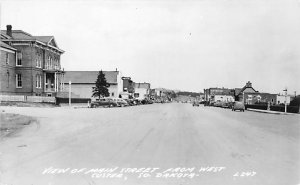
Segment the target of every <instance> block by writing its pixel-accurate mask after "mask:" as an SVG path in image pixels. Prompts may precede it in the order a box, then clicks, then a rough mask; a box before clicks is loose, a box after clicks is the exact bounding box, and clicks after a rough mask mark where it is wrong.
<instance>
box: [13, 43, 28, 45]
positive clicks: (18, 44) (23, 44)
mask: <svg viewBox="0 0 300 185" xmlns="http://www.w3.org/2000/svg"><path fill="white" fill-rule="evenodd" d="M13 45H14V46H30V44H28V43H13Z"/></svg>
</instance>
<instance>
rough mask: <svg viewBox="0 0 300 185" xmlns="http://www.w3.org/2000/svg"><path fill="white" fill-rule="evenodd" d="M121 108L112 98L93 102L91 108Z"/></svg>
mask: <svg viewBox="0 0 300 185" xmlns="http://www.w3.org/2000/svg"><path fill="white" fill-rule="evenodd" d="M118 106H120V105H119V104H118V103H117V102H115V101H113V100H112V99H111V98H100V99H97V100H96V101H92V102H91V105H90V107H91V108H96V107H118Z"/></svg>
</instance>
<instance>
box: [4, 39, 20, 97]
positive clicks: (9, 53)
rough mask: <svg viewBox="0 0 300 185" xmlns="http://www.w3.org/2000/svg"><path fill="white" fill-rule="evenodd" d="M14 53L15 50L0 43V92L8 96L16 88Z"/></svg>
mask: <svg viewBox="0 0 300 185" xmlns="http://www.w3.org/2000/svg"><path fill="white" fill-rule="evenodd" d="M16 52H17V49H15V48H13V47H11V46H10V45H8V44H5V43H4V42H2V41H0V61H1V63H0V75H1V76H0V92H1V94H9V93H11V92H14V91H15V88H16V71H15V67H16Z"/></svg>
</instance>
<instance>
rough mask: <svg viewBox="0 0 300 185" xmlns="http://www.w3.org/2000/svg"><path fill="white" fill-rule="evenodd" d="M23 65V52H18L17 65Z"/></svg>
mask: <svg viewBox="0 0 300 185" xmlns="http://www.w3.org/2000/svg"><path fill="white" fill-rule="evenodd" d="M21 65H22V52H17V66H21Z"/></svg>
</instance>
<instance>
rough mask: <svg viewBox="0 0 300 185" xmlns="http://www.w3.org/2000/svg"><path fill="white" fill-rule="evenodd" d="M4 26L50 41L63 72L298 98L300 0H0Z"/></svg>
mask: <svg viewBox="0 0 300 185" xmlns="http://www.w3.org/2000/svg"><path fill="white" fill-rule="evenodd" d="M0 2H1V12H0V26H1V29H6V25H8V24H10V25H12V28H13V29H18V30H23V31H25V32H28V33H30V34H32V35H35V36H38V35H53V36H54V37H55V40H56V42H57V44H58V47H59V48H61V49H62V50H64V51H65V53H64V54H63V55H62V56H61V65H62V67H63V68H64V69H65V71H76V70H78V71H79V70H86V71H95V70H96V71H99V70H101V69H102V70H104V71H111V70H115V69H116V68H117V69H118V70H120V71H121V72H122V74H123V76H129V77H131V78H132V80H133V81H135V82H149V83H151V88H156V87H164V88H168V89H176V90H186V91H194V92H203V89H204V88H210V87H225V88H241V87H243V86H244V85H245V84H246V82H247V81H251V82H252V85H253V87H254V89H255V90H258V91H260V92H269V93H283V89H285V88H287V89H288V93H289V94H294V93H295V91H297V94H298V93H300V82H299V79H300V0H251V1H249V0H198V1H196V0H181V1H179V0H173V1H171V0H123V1H121V0H112V1H108V0H102V1H100V0H74V1H69V0H59V1H58V0H44V1H40V0H31V1H29V0H23V1H20V0H2V1H1V0H0Z"/></svg>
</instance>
